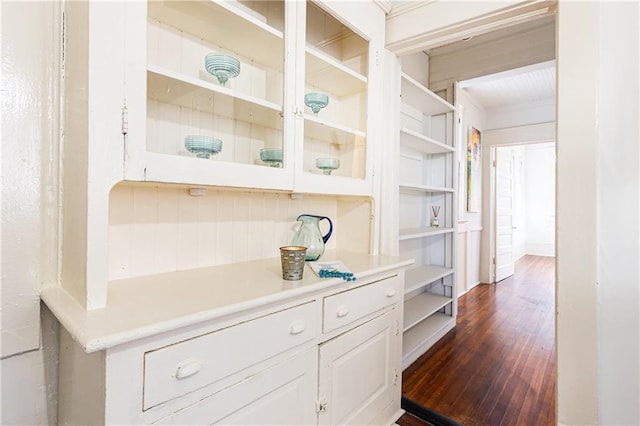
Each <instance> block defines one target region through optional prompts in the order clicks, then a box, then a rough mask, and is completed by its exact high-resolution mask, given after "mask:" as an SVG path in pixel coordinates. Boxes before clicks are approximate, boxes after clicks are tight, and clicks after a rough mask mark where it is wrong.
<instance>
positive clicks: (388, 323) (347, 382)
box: [318, 308, 402, 425]
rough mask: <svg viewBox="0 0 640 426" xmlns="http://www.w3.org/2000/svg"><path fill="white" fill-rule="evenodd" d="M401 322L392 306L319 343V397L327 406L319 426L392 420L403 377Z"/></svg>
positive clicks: (398, 313) (386, 422)
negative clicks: (401, 369) (401, 365)
mask: <svg viewBox="0 0 640 426" xmlns="http://www.w3.org/2000/svg"><path fill="white" fill-rule="evenodd" d="M400 321H401V318H400V309H398V308H396V309H392V310H390V311H389V312H387V313H385V314H383V315H381V316H379V317H377V318H376V319H374V320H372V321H369V322H367V323H365V324H363V325H361V326H360V327H357V328H355V329H353V330H351V331H349V332H346V333H345V334H342V335H341V336H339V337H336V338H335V339H332V340H330V341H328V342H326V343H324V344H321V345H320V349H319V372H318V377H319V380H318V396H319V402H320V404H325V403H326V408H324V409H322V410H320V412H319V414H318V424H319V425H356V424H391V422H393V420H392V418H391V417H390V416H393V415H394V414H396V410H397V408H395V407H394V400H395V399H396V398H397V395H398V393H399V392H400V389H401V375H402V373H401V371H400V347H401V344H400V342H401V340H402V334H401V330H400V329H398V327H399V323H400ZM382 413H386V415H384V414H383V415H381V414H382ZM390 421H391V422H390Z"/></svg>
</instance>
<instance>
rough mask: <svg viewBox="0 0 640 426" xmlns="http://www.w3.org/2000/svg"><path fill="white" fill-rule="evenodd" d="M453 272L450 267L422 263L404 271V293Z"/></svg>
mask: <svg viewBox="0 0 640 426" xmlns="http://www.w3.org/2000/svg"><path fill="white" fill-rule="evenodd" d="M453 273H454V270H453V269H452V268H443V267H441V266H433V265H424V266H417V267H414V268H411V269H409V270H408V271H407V272H406V273H405V277H404V279H405V290H404V291H405V293H411V292H413V291H414V290H417V289H419V288H421V287H424V286H425V284H429V283H432V282H434V281H436V280H439V279H441V278H444V277H446V276H448V275H451V274H453Z"/></svg>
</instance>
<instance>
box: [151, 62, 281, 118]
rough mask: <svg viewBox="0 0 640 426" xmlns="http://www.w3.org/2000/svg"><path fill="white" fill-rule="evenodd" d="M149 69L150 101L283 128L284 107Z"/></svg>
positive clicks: (178, 75)
mask: <svg viewBox="0 0 640 426" xmlns="http://www.w3.org/2000/svg"><path fill="white" fill-rule="evenodd" d="M147 68H148V70H147V97H148V98H150V99H153V100H157V101H160V102H164V103H168V104H172V105H177V106H181V107H185V108H188V109H197V110H199V111H205V112H209V113H213V114H215V115H221V116H226V117H230V118H233V119H235V120H238V121H244V122H247V123H251V124H257V125H260V126H263V127H269V128H277V129H280V128H282V116H281V112H282V105H278V104H275V103H272V102H268V101H265V100H263V99H260V98H256V97H253V96H249V95H245V94H243V93H240V92H237V91H233V90H231V89H227V88H225V87H223V86H219V85H217V84H213V83H208V82H206V81H203V80H200V79H197V78H192V77H189V76H187V75H184V74H181V73H177V72H174V71H171V70H168V69H165V68H162V67H157V66H151V65H149V66H148V67H147ZM196 102H197V104H198V105H197V108H195V104H196Z"/></svg>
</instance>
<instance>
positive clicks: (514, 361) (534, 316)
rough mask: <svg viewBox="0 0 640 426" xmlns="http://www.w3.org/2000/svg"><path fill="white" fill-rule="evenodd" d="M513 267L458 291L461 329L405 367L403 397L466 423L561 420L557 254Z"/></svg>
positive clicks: (550, 422)
mask: <svg viewBox="0 0 640 426" xmlns="http://www.w3.org/2000/svg"><path fill="white" fill-rule="evenodd" d="M515 266H516V269H515V271H516V272H515V274H514V275H513V276H512V277H510V278H507V279H505V280H503V281H501V282H499V283H497V284H481V285H478V286H476V287H474V288H473V289H472V290H471V291H469V292H468V293H467V294H465V295H464V296H462V297H460V299H459V305H458V306H459V309H458V322H457V325H456V328H455V329H454V330H452V331H451V332H449V333H448V334H447V335H446V336H445V337H443V338H442V339H441V340H440V341H439V342H438V343H436V344H435V345H434V346H433V347H432V348H431V349H430V350H429V351H428V352H427V353H426V354H424V355H423V356H422V357H420V358H419V359H418V360H417V361H416V362H415V363H413V364H412V365H411V366H409V367H408V368H407V369H406V370H405V371H404V373H403V385H402V388H403V395H404V396H406V397H408V398H410V399H412V400H414V401H417V402H419V403H421V404H422V405H424V406H426V407H428V408H430V409H432V410H435V411H437V412H439V413H441V414H443V415H445V416H448V417H450V418H452V419H453V420H456V421H458V422H460V423H462V424H464V425H470V426H475V425H478V426H480V425H482V426H487V425H535V426H543V425H555V424H556V415H555V411H556V410H555V395H556V393H555V382H556V362H555V333H554V330H555V314H554V313H555V291H554V288H555V284H554V283H555V269H554V268H555V259H554V258H551V257H540V256H525V257H523V258H521V259H520V260H518V262H516V265H515ZM405 416H407V415H405ZM405 416H403V417H402V418H400V419H399V420H398V424H399V425H401V426H410V425H415V423H414V422H413V419H409V418H407V417H405ZM403 421H412V423H403Z"/></svg>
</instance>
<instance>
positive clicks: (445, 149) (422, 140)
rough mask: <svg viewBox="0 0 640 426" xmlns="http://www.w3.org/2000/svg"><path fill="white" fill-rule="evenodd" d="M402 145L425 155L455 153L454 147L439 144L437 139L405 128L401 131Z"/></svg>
mask: <svg viewBox="0 0 640 426" xmlns="http://www.w3.org/2000/svg"><path fill="white" fill-rule="evenodd" d="M400 144H401V145H403V146H406V147H408V148H411V149H415V150H416V151H419V152H422V153H424V154H447V153H451V152H455V148H454V147H452V146H449V145H447V144H444V143H442V142H438V141H437V140H435V139H432V138H430V137H428V136H425V135H422V134H420V133H418V132H415V131H413V130H411V129H408V128H405V127H403V128H402V129H400Z"/></svg>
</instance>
